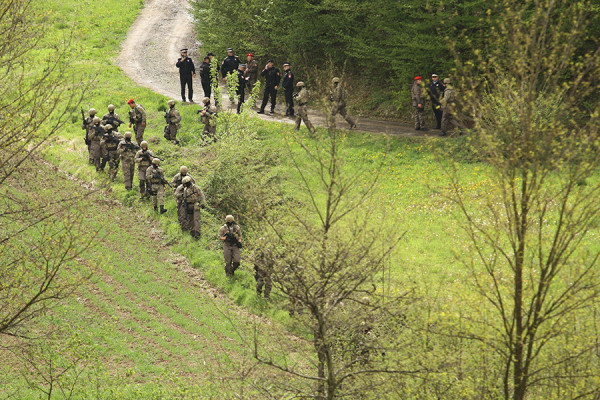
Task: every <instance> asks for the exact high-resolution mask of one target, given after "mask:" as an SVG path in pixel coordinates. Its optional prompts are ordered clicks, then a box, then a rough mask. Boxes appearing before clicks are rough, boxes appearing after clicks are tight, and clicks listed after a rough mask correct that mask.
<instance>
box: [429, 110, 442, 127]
mask: <svg viewBox="0 0 600 400" xmlns="http://www.w3.org/2000/svg"><path fill="white" fill-rule="evenodd" d="M436 107H438V108H436ZM431 108H433V114H434V115H435V120H436V125H435V129H440V128H441V127H442V107H440V105H439V104H437V105H436V104H432V105H431Z"/></svg>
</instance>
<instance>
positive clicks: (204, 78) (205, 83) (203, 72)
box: [200, 56, 212, 99]
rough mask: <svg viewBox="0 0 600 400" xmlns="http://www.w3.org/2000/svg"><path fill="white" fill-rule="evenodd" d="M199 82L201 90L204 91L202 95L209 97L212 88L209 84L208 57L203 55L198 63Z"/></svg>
mask: <svg viewBox="0 0 600 400" xmlns="http://www.w3.org/2000/svg"><path fill="white" fill-rule="evenodd" d="M200 83H201V84H202V90H203V91H204V97H208V98H209V99H210V93H211V91H212V88H211V86H210V84H211V82H210V57H209V56H206V57H204V61H203V62H202V64H201V65H200Z"/></svg>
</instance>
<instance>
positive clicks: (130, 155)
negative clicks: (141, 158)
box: [117, 131, 140, 190]
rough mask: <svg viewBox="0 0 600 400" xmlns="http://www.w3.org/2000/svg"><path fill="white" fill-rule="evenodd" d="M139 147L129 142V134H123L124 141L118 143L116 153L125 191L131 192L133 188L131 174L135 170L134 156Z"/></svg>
mask: <svg viewBox="0 0 600 400" xmlns="http://www.w3.org/2000/svg"><path fill="white" fill-rule="evenodd" d="M139 148H140V147H139V146H138V145H137V144H135V143H133V142H132V141H131V132H129V131H128V132H125V139H123V140H121V141H120V142H119V146H118V147H117V153H119V156H120V157H121V162H122V164H121V167H122V168H123V180H124V181H125V189H127V190H131V188H132V186H133V174H134V170H135V154H136V153H137V152H138V150H139Z"/></svg>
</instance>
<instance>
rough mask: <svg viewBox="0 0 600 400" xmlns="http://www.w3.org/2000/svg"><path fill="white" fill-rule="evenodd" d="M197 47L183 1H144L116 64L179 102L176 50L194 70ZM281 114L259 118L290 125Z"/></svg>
mask: <svg viewBox="0 0 600 400" xmlns="http://www.w3.org/2000/svg"><path fill="white" fill-rule="evenodd" d="M199 45H200V42H198V40H197V39H196V36H195V32H194V21H193V17H192V15H191V7H190V5H189V2H188V1H187V0H148V1H146V5H145V7H144V9H143V10H142V12H141V13H140V15H139V16H138V18H137V20H136V21H135V23H134V24H133V25H132V27H131V29H130V30H129V33H128V34H127V38H126V39H125V41H124V42H123V45H122V50H121V53H120V54H119V56H118V58H117V60H116V62H117V65H118V66H119V67H121V68H122V69H123V71H124V72H125V74H127V75H128V76H129V77H130V78H131V79H133V81H135V82H136V83H137V84H138V85H141V86H145V87H147V88H149V89H151V90H153V91H155V92H157V93H160V94H163V95H165V96H167V97H172V98H174V99H179V98H180V86H179V74H178V70H177V67H175V63H176V62H177V58H178V57H179V50H180V49H181V48H184V47H187V48H188V49H190V51H189V54H190V56H191V57H192V58H193V60H194V63H195V64H196V67H198V66H199V65H200V64H201V63H202V60H200V58H201V55H200V54H199V53H198V52H197V51H196V50H197V49H198V46H199ZM194 92H195V96H194V97H195V98H196V101H199V100H200V99H201V97H202V86H201V85H200V80H199V77H197V78H196V79H194ZM223 92H224V93H225V91H223ZM223 100H224V101H223V105H224V107H225V108H226V109H228V108H229V107H228V106H229V100H228V99H227V96H224V99H223ZM277 100H278V101H280V99H277ZM281 100H283V99H281ZM267 110H268V107H267ZM283 110H284V104H283V105H282V104H281V102H280V103H279V104H278V105H277V109H276V113H275V114H272V115H271V114H266V115H260V117H261V118H262V119H264V120H267V121H279V122H286V123H293V122H294V121H293V120H292V119H290V118H287V117H284V116H283V115H282V114H281V112H282V111H283ZM309 118H310V120H311V121H312V122H313V124H314V125H317V126H326V119H325V116H324V115H323V114H322V113H319V112H316V111H311V112H309ZM357 125H358V127H357V130H359V131H365V132H373V133H388V134H395V135H400V136H422V133H420V132H416V131H415V130H414V129H413V128H412V126H411V125H409V124H405V123H400V122H394V121H384V120H375V119H367V118H359V119H358V120H357ZM337 126H338V127H340V128H345V127H347V126H348V124H347V123H346V122H345V121H344V120H343V119H342V118H341V117H340V116H338V120H337ZM436 133H437V131H430V133H429V134H430V135H431V134H436Z"/></svg>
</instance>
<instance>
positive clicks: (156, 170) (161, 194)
mask: <svg viewBox="0 0 600 400" xmlns="http://www.w3.org/2000/svg"><path fill="white" fill-rule="evenodd" d="M159 165H160V160H159V159H158V158H154V159H153V160H152V165H151V166H149V167H148V169H146V181H147V182H148V185H149V186H150V187H149V188H148V187H146V190H148V191H149V192H150V197H152V205H153V206H154V211H158V206H160V213H161V214H164V213H166V212H167V210H166V209H165V187H164V185H168V184H169V182H167V180H166V179H165V172H164V171H163V169H162V168H161V167H160V166H159Z"/></svg>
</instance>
